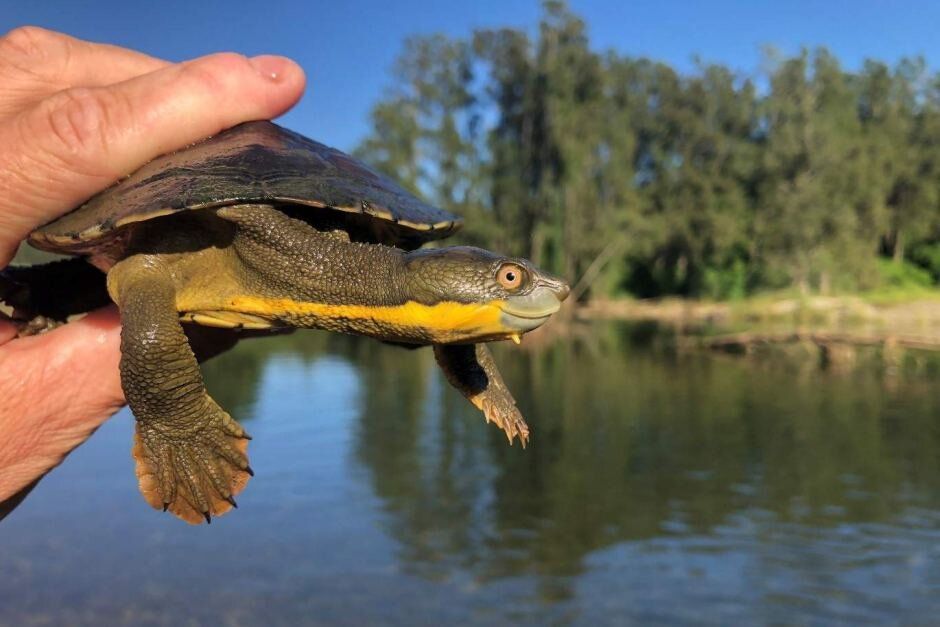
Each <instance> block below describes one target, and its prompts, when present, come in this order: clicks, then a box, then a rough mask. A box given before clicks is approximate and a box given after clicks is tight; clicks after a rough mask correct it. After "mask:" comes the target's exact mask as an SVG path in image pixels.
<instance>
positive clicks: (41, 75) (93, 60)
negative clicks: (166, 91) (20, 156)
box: [0, 26, 169, 118]
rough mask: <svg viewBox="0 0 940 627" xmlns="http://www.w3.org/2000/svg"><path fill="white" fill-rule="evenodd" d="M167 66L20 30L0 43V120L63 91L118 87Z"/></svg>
mask: <svg viewBox="0 0 940 627" xmlns="http://www.w3.org/2000/svg"><path fill="white" fill-rule="evenodd" d="M167 65H169V63H167V62H166V61H163V60H162V59H157V58H155V57H151V56H149V55H146V54H142V53H139V52H135V51H133V50H127V49H125V48H121V47H118V46H109V45H105V44H96V43H91V42H87V41H82V40H81V39H75V38H74V37H69V36H68V35H63V34H62V33H57V32H55V31H51V30H46V29H43V28H38V27H35V26H22V27H20V28H16V29H14V30H11V31H10V32H8V33H7V34H5V35H4V36H3V37H0V84H2V85H3V90H2V91H0V118H2V117H6V116H9V115H11V114H12V113H14V112H16V111H18V110H20V109H22V108H23V107H25V106H27V105H29V104H32V103H35V102H38V101H39V100H41V99H42V98H45V97H47V96H49V95H51V94H53V93H55V92H57V91H61V90H63V89H68V88H70V87H80V86H81V87H98V86H104V85H110V84H112V83H119V82H121V81H125V80H128V79H130V78H133V77H135V76H140V75H141V74H147V73H150V72H154V71H156V70H159V69H161V68H164V67H166V66H167Z"/></svg>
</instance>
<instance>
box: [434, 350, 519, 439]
mask: <svg viewBox="0 0 940 627" xmlns="http://www.w3.org/2000/svg"><path fill="white" fill-rule="evenodd" d="M434 357H435V358H436V359H437V363H438V364H439V365H440V366H441V369H443V371H444V374H445V376H446V377H447V380H448V381H449V382H450V384H451V385H452V386H454V387H455V388H457V390H459V391H460V393H461V394H463V395H464V396H466V397H467V400H469V401H470V402H471V403H473V404H474V406H476V408H477V409H479V410H480V411H482V412H483V416H484V417H485V418H486V421H487V422H495V423H496V425H497V426H498V427H499V428H500V429H502V430H503V431H504V432H505V433H506V437H507V438H509V443H510V444H512V440H513V438H515V437H516V436H519V441H520V442H522V447H523V448H525V445H526V443H527V442H528V441H529V425H527V424H526V422H525V419H524V418H523V417H522V414H521V413H520V412H519V408H518V407H516V400H515V399H514V398H513V397H512V393H511V392H510V391H509V388H507V387H506V383H505V382H504V381H503V377H502V375H500V374H499V370H497V368H496V362H495V361H493V354H492V353H491V352H490V349H489V348H487V347H486V345H485V344H437V345H435V346H434Z"/></svg>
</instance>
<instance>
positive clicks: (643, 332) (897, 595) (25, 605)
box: [0, 323, 940, 626]
mask: <svg viewBox="0 0 940 627" xmlns="http://www.w3.org/2000/svg"><path fill="white" fill-rule="evenodd" d="M576 336H577V337H571V338H569V339H559V340H557V341H553V342H549V343H546V345H545V346H544V347H542V348H528V347H526V346H523V347H522V348H516V347H514V346H512V345H509V344H508V343H506V344H507V345H505V346H499V347H498V350H497V360H498V362H499V363H500V364H501V367H502V370H503V372H504V374H505V375H506V378H507V381H508V382H509V385H510V387H511V388H512V389H513V390H514V392H515V394H516V397H517V399H518V401H519V405H520V407H521V408H522V410H523V412H524V414H525V415H526V416H527V417H528V420H529V424H530V425H531V428H532V439H531V442H530V445H529V447H528V448H527V449H526V450H522V449H521V448H520V447H519V445H518V443H517V444H516V445H515V446H513V447H510V446H508V445H507V443H506V439H505V437H504V436H503V435H502V434H501V432H499V431H498V430H497V429H496V428H495V427H493V426H492V425H486V424H484V421H483V419H482V417H481V416H480V415H479V414H478V413H477V411H476V410H475V409H473V408H472V407H471V406H469V404H467V403H466V401H465V400H464V399H463V398H462V397H460V396H459V395H458V394H457V393H456V392H454V391H453V390H451V389H450V388H449V387H448V386H447V385H446V383H445V382H444V380H443V378H442V376H441V374H440V372H439V371H438V370H437V367H436V365H435V363H434V360H433V357H432V355H431V354H430V352H429V351H428V350H417V351H407V350H403V349H399V348H395V347H390V346H384V345H380V344H378V343H375V342H369V341H365V340H357V339H353V338H345V337H340V336H335V335H329V334H325V333H317V332H298V333H295V334H293V335H290V336H284V337H276V338H270V339H265V340H250V341H245V342H242V343H241V344H240V345H239V346H238V347H236V349H235V350H233V351H231V352H229V353H228V354H226V355H224V356H222V357H219V358H217V359H215V360H213V361H212V362H209V363H208V364H206V365H205V367H204V371H205V374H206V380H207V385H208V387H209V388H210V391H211V392H212V393H213V395H214V396H215V397H216V399H217V400H219V402H220V403H221V404H222V405H223V406H224V407H226V408H227V409H229V410H230V411H231V413H232V414H233V415H235V416H236V417H237V418H239V419H240V420H241V421H242V423H243V424H244V426H245V427H246V428H247V429H248V431H249V432H250V433H251V434H252V436H253V437H254V440H253V441H252V442H251V447H250V454H251V458H252V466H253V467H254V469H255V471H256V473H257V474H256V476H255V478H254V479H253V480H252V481H251V482H250V484H249V485H248V488H247V489H246V491H245V492H244V493H242V495H240V496H239V498H238V501H239V506H240V508H239V509H238V510H237V511H235V512H233V513H230V514H228V515H226V516H224V517H222V518H219V519H216V520H214V521H213V523H212V525H211V526H205V525H203V526H201V527H190V526H188V525H186V524H184V523H181V522H180V521H178V520H175V519H174V518H172V517H171V516H170V515H167V514H162V513H159V512H156V511H154V510H151V509H150V508H149V507H148V506H147V505H146V504H145V503H144V502H143V500H142V499H141V498H140V496H139V494H138V493H137V488H136V480H135V478H134V473H133V465H132V460H131V458H130V443H131V432H132V419H131V417H130V414H129V413H127V412H126V411H123V412H121V413H119V414H118V415H117V416H115V417H114V418H113V419H112V420H111V421H109V422H108V423H107V424H106V425H105V426H104V427H103V428H102V429H100V430H99V431H98V432H97V433H96V434H95V435H94V437H93V438H92V439H91V440H90V441H89V442H88V443H87V444H85V445H84V446H82V447H81V448H80V449H79V450H77V451H76V452H75V453H74V454H73V455H72V456H71V457H70V458H69V459H68V460H67V461H66V462H65V463H64V464H63V465H62V466H61V467H60V468H59V469H57V470H56V471H55V472H53V473H52V474H50V476H48V477H47V478H46V479H45V480H43V481H42V483H41V484H40V485H39V486H38V487H37V488H36V490H35V491H34V492H33V494H32V495H30V496H29V498H27V499H26V501H25V502H24V503H23V505H21V506H20V508H19V509H17V510H16V511H15V512H13V513H12V514H11V515H10V516H9V517H8V518H7V519H6V520H4V521H3V522H2V523H0V624H4V625H29V624H37V625H38V624H43V625H44V624H54V625H66V624H77V625H102V624H107V625H123V624H127V625H137V624H147V625H150V624H152V625H187V624H193V625H251V624H264V625H308V624H309V625H320V624H323V625H364V624H387V625H418V624H427V625H441V624H461V625H481V626H482V625H500V624H507V623H513V624H523V625H547V624H557V625H568V624H571V625H592V626H593V625H629V624H637V625H656V624H664V625H665V624H668V625H674V624H689V625H710V624H714V625H731V624H749V625H762V624H767V625H770V624H801V625H823V624H826V625H828V624H845V625H863V624H872V625H886V624H930V623H933V622H935V621H936V620H937V617H938V616H940V394H938V383H940V381H938V378H940V373H938V372H937V369H936V368H935V367H932V366H931V363H930V362H929V361H928V362H926V365H924V364H923V363H922V364H921V366H920V367H910V368H909V367H897V366H892V367H886V366H880V365H878V364H873V365H865V364H860V365H859V366H858V367H855V368H850V369H839V370H832V369H830V370H827V369H825V368H821V367H820V366H819V364H818V363H817V362H816V361H815V360H813V359H811V358H809V357H807V358H806V359H802V360H801V359H793V358H789V359H783V360H776V359H747V358H741V357H731V356H727V355H715V354H708V353H703V352H682V351H676V350H673V349H672V348H671V347H670V344H669V342H668V341H665V340H664V339H663V338H662V336H661V334H660V333H659V332H657V331H656V330H655V329H653V328H651V327H648V326H643V325H639V326H637V325H625V324H616V323H609V324H608V323H597V324H596V325H594V326H592V327H587V328H581V329H580V332H579V333H577V334H576Z"/></svg>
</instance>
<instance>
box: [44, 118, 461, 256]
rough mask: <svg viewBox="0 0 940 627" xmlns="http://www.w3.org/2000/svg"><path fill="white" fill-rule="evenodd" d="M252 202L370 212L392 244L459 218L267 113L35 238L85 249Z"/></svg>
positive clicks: (424, 237)
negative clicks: (172, 219) (170, 218)
mask: <svg viewBox="0 0 940 627" xmlns="http://www.w3.org/2000/svg"><path fill="white" fill-rule="evenodd" d="M245 202H278V203H289V204H295V205H300V206H307V207H316V208H320V209H327V210H336V211H341V212H346V213H351V214H360V215H361V216H369V217H371V218H372V219H374V220H377V221H380V222H384V223H385V224H382V225H381V226H382V229H381V231H382V233H383V234H384V237H383V238H382V239H383V240H388V241H390V243H397V242H399V241H400V242H408V243H409V244H412V245H413V244H415V243H417V244H420V243H421V242H425V241H430V240H434V239H440V238H443V237H447V236H448V235H450V234H451V233H453V232H454V231H456V230H457V229H458V228H460V224H461V223H460V219H459V218H457V217H456V216H454V215H452V214H450V213H448V212H446V211H443V210H441V209H437V208H435V207H432V206H430V205H428V204H426V203H424V202H422V201H420V200H418V199H417V198H415V197H414V196H413V195H412V194H411V193H409V192H407V191H405V190H404V189H403V188H402V187H400V186H399V185H397V184H396V183H394V182H393V181H392V180H390V179H389V178H387V177H386V176H383V175H382V174H379V173H378V172H376V171H375V170H373V169H371V168H369V167H368V166H367V165H365V164H364V163H362V162H361V161H359V160H357V159H354V158H353V157H350V156H349V155H347V154H344V153H342V152H340V151H339V150H336V149H335V148H330V147H329V146H324V145H323V144H321V143H318V142H315V141H313V140H311V139H307V138H306V137H304V136H302V135H298V134H297V133H294V132H293V131H289V130H287V129H285V128H282V127H280V126H278V125H276V124H274V123H272V122H266V121H264V122H247V123H245V124H241V125H239V126H236V127H233V128H230V129H228V130H226V131H223V132H221V133H219V134H218V135H216V136H214V137H211V138H209V139H207V140H205V141H202V142H199V143H197V144H194V145H193V146H190V147H189V148H185V149H183V150H180V151H178V152H175V153H171V154H169V155H164V156H162V157H158V158H157V159H154V160H153V161H151V162H150V163H148V164H147V165H145V166H144V167H142V168H140V169H139V170H137V171H136V172H134V173H133V174H131V175H130V176H128V177H127V178H125V179H123V180H121V181H118V182H117V183H115V184H114V185H112V186H111V187H110V188H108V189H106V190H105V191H103V192H101V193H100V194H98V195H97V196H94V197H93V198H91V199H90V200H89V201H88V202H86V203H85V204H83V205H82V206H80V207H78V208H77V209H75V210H74V211H72V212H70V213H68V214H66V215H64V216H62V217H61V218H59V219H58V220H55V221H54V222H50V223H49V224H47V225H45V226H43V227H41V228H39V229H37V230H36V231H34V232H33V233H32V235H31V236H30V241H31V243H33V244H34V245H36V246H37V247H39V248H43V249H46V250H53V251H61V252H77V251H80V250H81V249H87V248H88V247H89V243H90V242H94V241H95V240H98V239H99V238H102V237H105V236H107V235H109V234H111V233H112V232H113V231H115V230H116V229H118V228H120V227H122V226H125V225H128V224H132V223H134V222H141V221H143V220H149V219H151V218H155V217H158V216H164V215H169V214H172V213H175V212H178V211H183V210H189V209H206V208H211V207H220V206H224V205H232V204H236V203H245ZM360 219H361V218H360ZM409 247H411V246H409Z"/></svg>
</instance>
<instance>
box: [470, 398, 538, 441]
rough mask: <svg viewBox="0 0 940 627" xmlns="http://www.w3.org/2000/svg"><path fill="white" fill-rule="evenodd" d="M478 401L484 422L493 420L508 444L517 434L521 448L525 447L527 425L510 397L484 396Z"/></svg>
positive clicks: (527, 433)
mask: <svg viewBox="0 0 940 627" xmlns="http://www.w3.org/2000/svg"><path fill="white" fill-rule="evenodd" d="M479 402H480V405H479V407H480V409H481V410H482V411H483V417H484V418H486V422H487V423H489V422H494V423H496V425H497V426H498V427H499V428H500V429H502V430H503V432H504V433H505V434H506V438H507V439H508V440H509V446H512V443H513V440H514V439H515V438H516V437H517V436H518V437H519V442H520V443H522V448H525V447H526V444H527V443H528V441H529V425H527V424H526V421H525V419H524V418H523V417H522V413H520V412H519V408H518V407H516V404H515V403H514V402H512V398H511V397H504V396H497V397H496V398H484V399H479Z"/></svg>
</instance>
